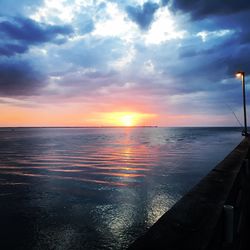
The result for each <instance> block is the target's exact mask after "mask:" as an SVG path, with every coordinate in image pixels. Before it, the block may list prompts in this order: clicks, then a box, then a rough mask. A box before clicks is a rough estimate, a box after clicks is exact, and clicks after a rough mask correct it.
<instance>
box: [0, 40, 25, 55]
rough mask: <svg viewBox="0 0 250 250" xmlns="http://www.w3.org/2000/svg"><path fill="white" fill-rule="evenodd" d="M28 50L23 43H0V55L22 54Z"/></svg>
mask: <svg viewBox="0 0 250 250" xmlns="http://www.w3.org/2000/svg"><path fill="white" fill-rule="evenodd" d="M27 50H28V47H27V46H26V45H23V44H11V43H6V44H2V45H0V56H8V57H9V56H14V55H16V54H23V53H25V52H26V51H27Z"/></svg>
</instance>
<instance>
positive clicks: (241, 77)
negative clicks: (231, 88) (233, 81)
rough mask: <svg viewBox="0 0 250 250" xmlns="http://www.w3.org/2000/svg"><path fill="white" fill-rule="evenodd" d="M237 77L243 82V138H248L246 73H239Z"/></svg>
mask: <svg viewBox="0 0 250 250" xmlns="http://www.w3.org/2000/svg"><path fill="white" fill-rule="evenodd" d="M236 76H237V77H238V78H240V79H241V81H242V94H243V111H244V130H243V131H242V135H243V136H248V133H247V112H246V88H245V72H244V71H239V72H237V74H236Z"/></svg>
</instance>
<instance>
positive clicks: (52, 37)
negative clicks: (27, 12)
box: [0, 17, 73, 44]
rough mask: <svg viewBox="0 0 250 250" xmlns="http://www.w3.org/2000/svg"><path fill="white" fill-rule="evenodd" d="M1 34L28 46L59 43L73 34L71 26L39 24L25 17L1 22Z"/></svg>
mask: <svg viewBox="0 0 250 250" xmlns="http://www.w3.org/2000/svg"><path fill="white" fill-rule="evenodd" d="M0 33H2V35H3V36H4V37H5V38H8V39H11V40H15V41H21V42H24V43H26V44H41V43H46V42H52V43H57V42H58V41H60V40H61V39H62V38H65V37H67V36H69V35H70V34H72V33H73V29H72V27H71V26H69V25H49V24H44V23H38V22H36V21H34V20H32V19H29V18H25V17H15V18H12V19H9V20H4V21H2V22H0Z"/></svg>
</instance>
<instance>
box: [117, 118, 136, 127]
mask: <svg viewBox="0 0 250 250" xmlns="http://www.w3.org/2000/svg"><path fill="white" fill-rule="evenodd" d="M120 123H121V124H122V125H123V126H126V127H131V126H134V125H135V119H134V115H122V116H121V117H120Z"/></svg>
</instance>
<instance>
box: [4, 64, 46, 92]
mask: <svg viewBox="0 0 250 250" xmlns="http://www.w3.org/2000/svg"><path fill="white" fill-rule="evenodd" d="M44 80H45V78H44V76H42V75H41V74H40V73H39V72H37V71H36V70H34V69H33V68H32V67H31V66H30V64H29V63H28V62H26V61H13V60H11V61H9V60H8V61H2V62H0V96H30V95H36V94H38V90H39V89H40V88H41V87H42V86H43V81H44Z"/></svg>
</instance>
